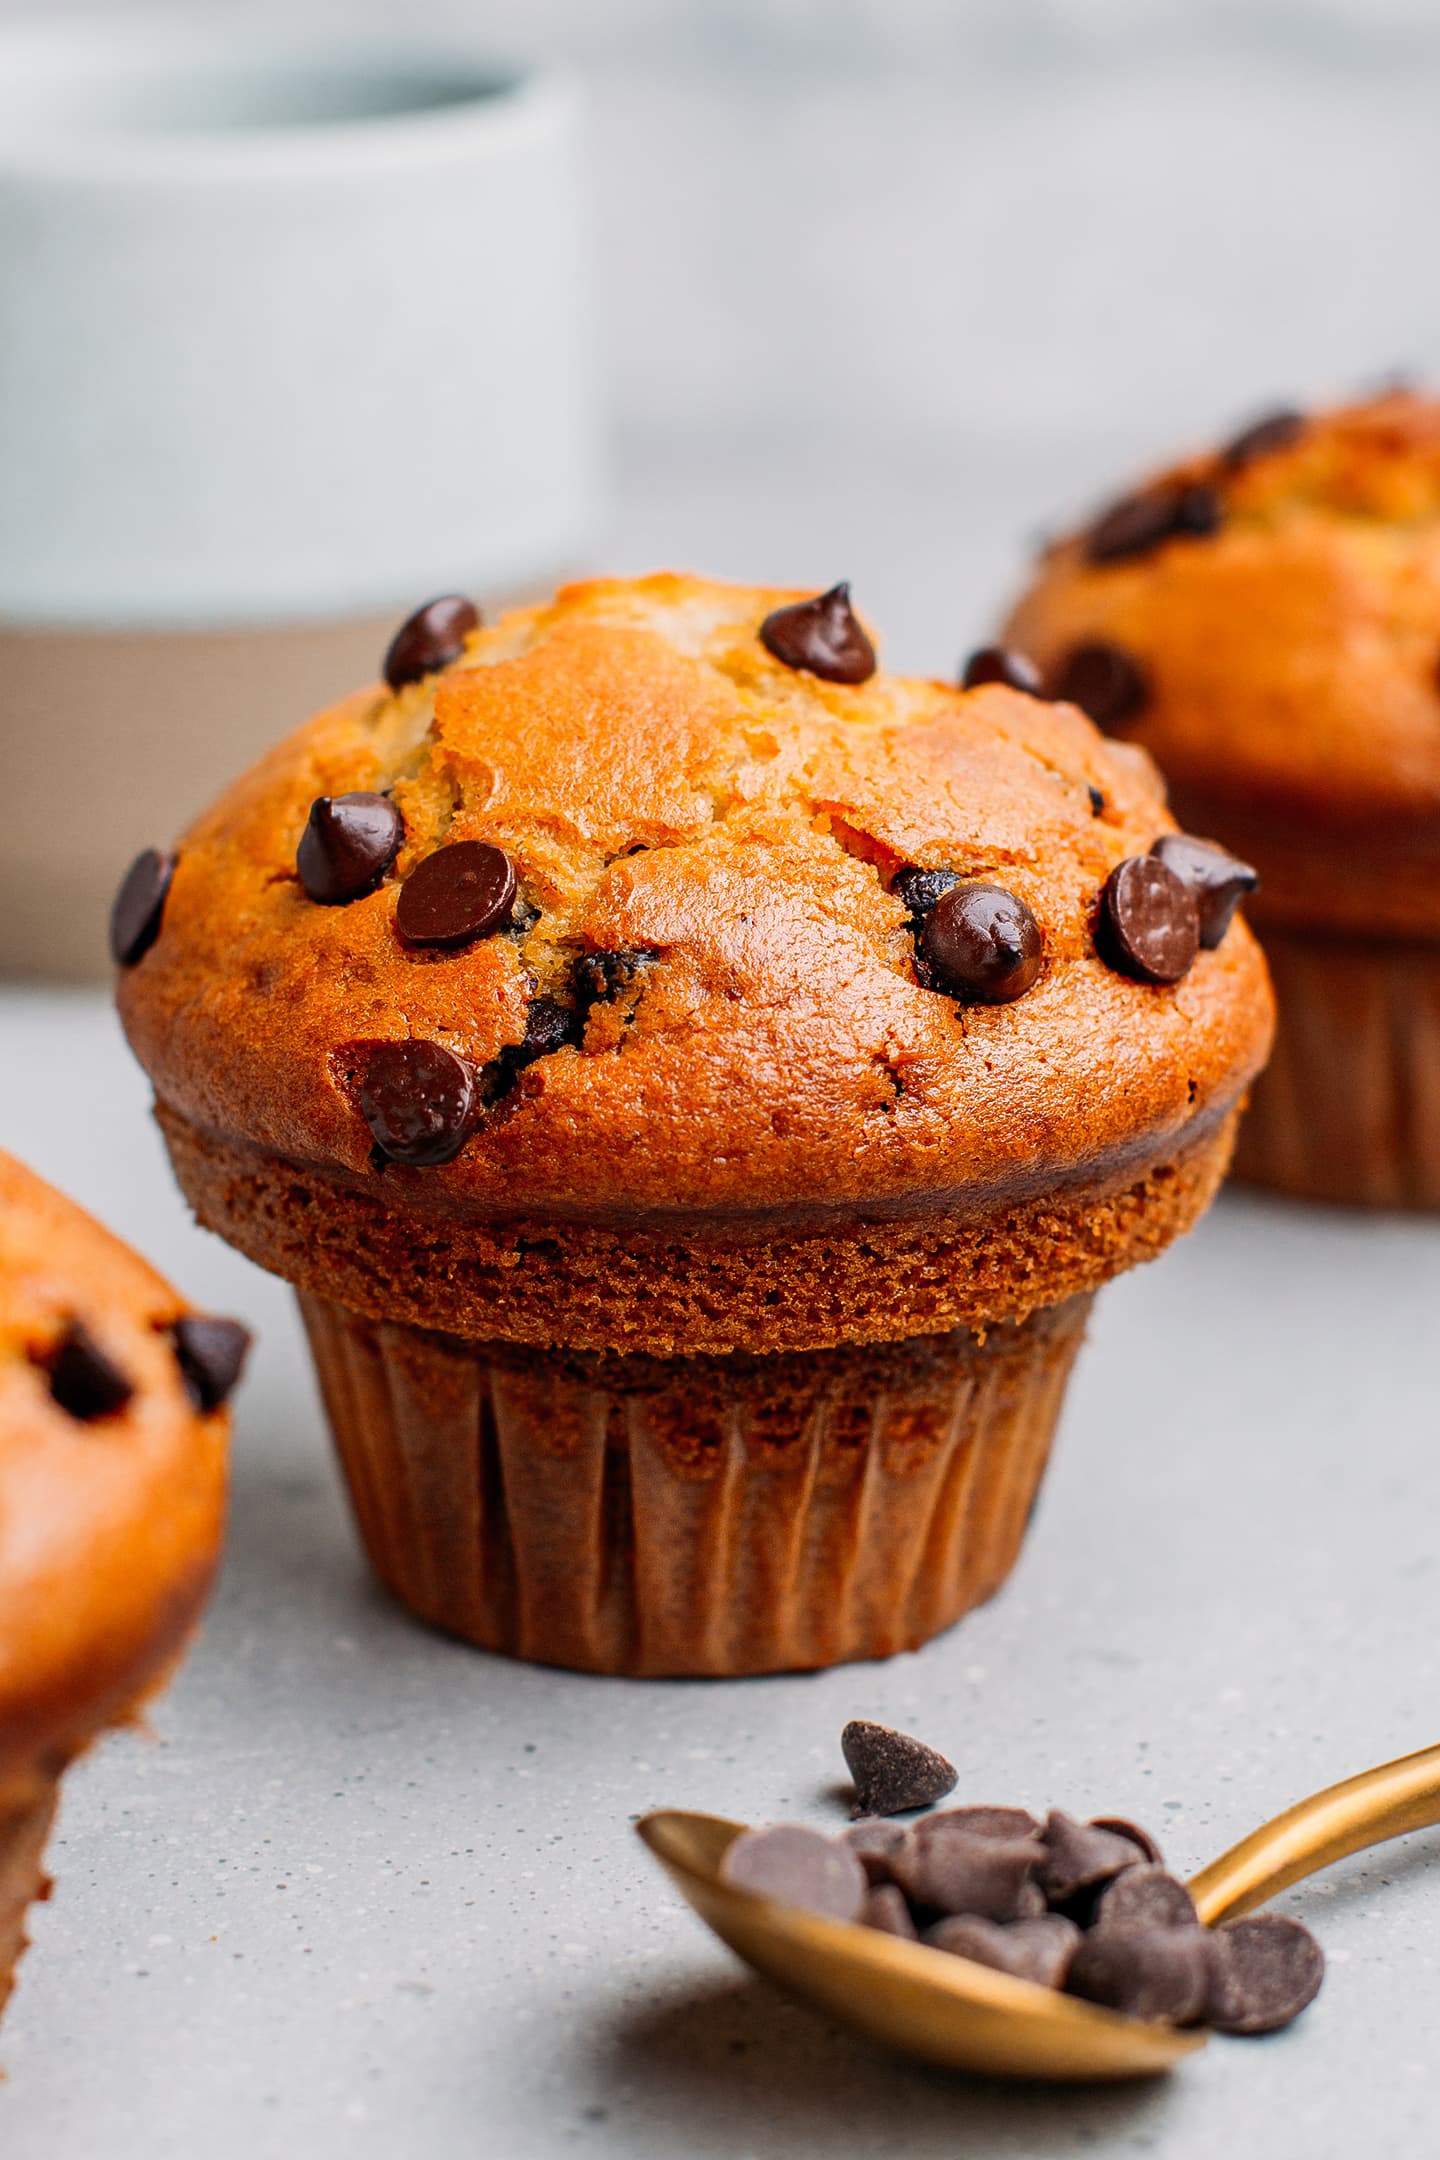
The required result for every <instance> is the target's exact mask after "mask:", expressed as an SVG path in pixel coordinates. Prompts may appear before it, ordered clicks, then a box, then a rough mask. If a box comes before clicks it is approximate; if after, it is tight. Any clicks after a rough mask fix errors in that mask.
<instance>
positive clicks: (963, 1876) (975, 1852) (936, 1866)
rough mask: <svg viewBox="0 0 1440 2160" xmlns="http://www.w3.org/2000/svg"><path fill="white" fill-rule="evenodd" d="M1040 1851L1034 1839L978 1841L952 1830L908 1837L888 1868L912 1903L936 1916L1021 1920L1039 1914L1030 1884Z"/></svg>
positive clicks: (1041, 1902)
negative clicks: (940, 1914) (974, 1915)
mask: <svg viewBox="0 0 1440 2160" xmlns="http://www.w3.org/2000/svg"><path fill="white" fill-rule="evenodd" d="M1043 1856H1044V1847H1043V1846H1042V1845H1040V1844H1039V1843H1038V1841H1037V1840H1036V1839H1034V1838H1015V1837H1010V1838H1006V1837H982V1836H977V1835H976V1834H975V1832H974V1831H971V1830H965V1829H963V1828H953V1829H950V1830H948V1831H944V1832H941V1831H934V1832H933V1834H931V1835H929V1836H926V1837H923V1838H922V1837H918V1836H912V1837H911V1839H910V1842H909V1843H908V1844H907V1845H904V1846H902V1847H901V1848H900V1850H899V1851H898V1852H896V1853H895V1854H894V1855H893V1856H892V1858H891V1862H890V1870H891V1873H892V1875H893V1876H894V1878H895V1880H896V1882H897V1883H899V1885H900V1888H901V1889H902V1890H903V1891H904V1892H905V1895H906V1896H907V1897H908V1898H909V1900H910V1902H911V1904H912V1905H916V1906H920V1907H923V1908H924V1909H925V1910H927V1911H930V1912H936V1913H976V1914H978V1915H979V1916H980V1917H981V1918H982V1919H985V1920H1023V1919H1028V1918H1029V1917H1031V1916H1032V1915H1033V1914H1034V1913H1036V1912H1037V1911H1038V1912H1043V1911H1044V1909H1045V1899H1044V1895H1043V1893H1042V1892H1041V1891H1040V1890H1039V1888H1038V1887H1037V1885H1036V1883H1035V1881H1034V1873H1035V1869H1036V1868H1037V1867H1038V1865H1039V1863H1040V1861H1041V1859H1042V1858H1043Z"/></svg>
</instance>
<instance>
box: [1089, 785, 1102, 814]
mask: <svg viewBox="0 0 1440 2160" xmlns="http://www.w3.org/2000/svg"><path fill="white" fill-rule="evenodd" d="M1085 792H1086V794H1087V795H1088V796H1089V797H1090V815H1091V817H1103V816H1104V815H1105V797H1104V796H1103V795H1102V794H1101V792H1100V790H1099V788H1098V787H1087V788H1086V790H1085Z"/></svg>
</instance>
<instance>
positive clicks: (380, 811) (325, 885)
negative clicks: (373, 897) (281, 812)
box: [295, 793, 405, 907]
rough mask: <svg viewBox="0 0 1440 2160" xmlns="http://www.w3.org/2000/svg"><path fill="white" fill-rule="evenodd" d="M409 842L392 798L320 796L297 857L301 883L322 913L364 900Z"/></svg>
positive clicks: (376, 796)
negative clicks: (405, 838) (405, 841)
mask: <svg viewBox="0 0 1440 2160" xmlns="http://www.w3.org/2000/svg"><path fill="white" fill-rule="evenodd" d="M404 836H405V827H404V824H403V822H402V821H401V817H400V813H399V811H398V810H397V809H396V808H395V805H394V803H392V802H391V801H390V800H389V798H388V797H387V796H384V795H367V794H361V793H356V794H353V795H317V796H316V798H315V800H314V802H313V803H311V805H310V817H309V822H308V823H307V825H306V827H305V830H304V832H303V833H302V834H301V835H300V845H299V847H298V848H297V849H296V851H295V868H296V870H297V871H298V872H299V874H300V882H301V884H302V885H303V886H304V888H305V890H306V892H307V893H308V894H309V896H310V898H311V899H312V900H316V901H318V902H319V903H320V905H321V906H322V907H336V906H339V905H341V904H342V903H343V902H345V901H347V900H362V899H363V898H364V897H365V895H366V893H372V892H374V891H375V889H376V887H377V886H378V885H379V883H380V881H381V879H382V878H383V877H384V875H385V872H386V871H387V870H388V869H389V867H390V865H391V863H392V862H394V860H395V857H396V855H397V854H398V853H399V851H400V842H401V840H402V839H403V838H404Z"/></svg>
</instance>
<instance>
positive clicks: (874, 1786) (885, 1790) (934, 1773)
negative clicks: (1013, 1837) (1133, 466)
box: [840, 1718, 958, 1816]
mask: <svg viewBox="0 0 1440 2160" xmlns="http://www.w3.org/2000/svg"><path fill="white" fill-rule="evenodd" d="M840 1752H841V1754H842V1755H843V1756H844V1757H845V1767H846V1769H847V1770H848V1771H849V1772H850V1775H851V1777H852V1778H853V1779H854V1780H855V1805H854V1806H853V1807H852V1808H851V1810H850V1812H851V1814H852V1815H854V1816H860V1815H903V1814H905V1813H906V1812H907V1811H908V1810H909V1809H911V1808H922V1807H929V1806H930V1805H931V1803H932V1801H935V1800H939V1799H941V1798H943V1796H944V1795H945V1794H946V1793H947V1792H953V1791H954V1790H955V1783H956V1778H957V1776H958V1772H957V1771H956V1768H955V1765H954V1763H952V1762H947V1761H946V1760H945V1757H944V1756H943V1755H941V1754H939V1753H937V1751H936V1750H935V1749H934V1748H932V1747H927V1746H926V1744H925V1742H924V1741H923V1740H916V1739H913V1738H912V1737H911V1735H910V1734H909V1733H902V1732H896V1731H895V1730H894V1728H893V1727H892V1726H889V1725H876V1724H874V1723H872V1721H871V1720H870V1719H869V1718H851V1720H850V1722H849V1724H848V1725H847V1726H846V1727H845V1729H844V1731H843V1732H842V1733H841V1735H840Z"/></svg>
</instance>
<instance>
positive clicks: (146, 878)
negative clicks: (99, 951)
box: [110, 847, 175, 967]
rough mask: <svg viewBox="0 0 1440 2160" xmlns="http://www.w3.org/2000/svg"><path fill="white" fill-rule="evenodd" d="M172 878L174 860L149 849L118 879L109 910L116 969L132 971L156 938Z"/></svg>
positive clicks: (112, 951)
mask: <svg viewBox="0 0 1440 2160" xmlns="http://www.w3.org/2000/svg"><path fill="white" fill-rule="evenodd" d="M174 875H175V857H174V856H173V855H170V854H167V853H166V851H165V850H164V849H163V848H153V847H148V848H145V849H144V850H143V852H142V853H140V854H139V855H137V856H136V858H135V860H134V862H132V863H131V865H130V868H129V869H128V870H127V871H126V873H125V875H124V877H123V878H122V879H121V881H120V890H119V892H117V893H116V895H115V904H114V906H113V907H112V908H111V910H110V953H111V957H112V958H113V960H114V962H115V965H116V966H117V967H134V965H135V963H136V961H137V960H143V959H144V957H145V955H146V953H147V952H149V950H150V948H151V946H152V945H153V944H154V943H155V940H156V938H157V937H159V935H160V925H161V922H162V921H163V919H164V915H165V901H166V898H167V897H168V895H169V891H170V881H171V879H172V878H173V877H174Z"/></svg>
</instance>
